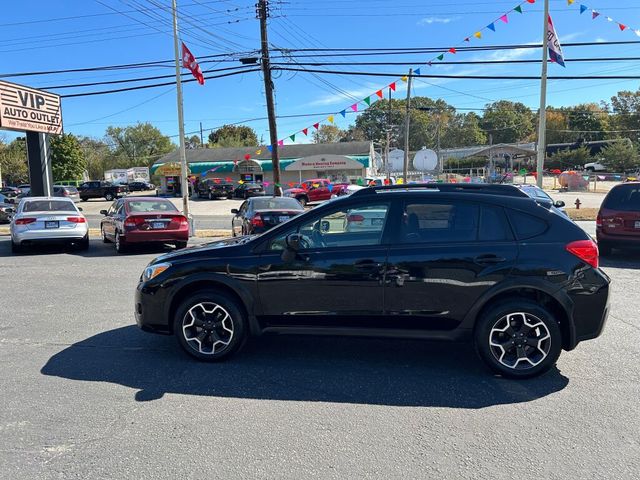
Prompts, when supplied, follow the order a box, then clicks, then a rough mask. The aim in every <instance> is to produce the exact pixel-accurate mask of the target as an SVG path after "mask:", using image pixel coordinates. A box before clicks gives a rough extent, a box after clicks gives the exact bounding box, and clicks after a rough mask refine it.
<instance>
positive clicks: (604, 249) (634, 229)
mask: <svg viewBox="0 0 640 480" xmlns="http://www.w3.org/2000/svg"><path fill="white" fill-rule="evenodd" d="M596 235H597V238H598V248H599V249H600V254H601V255H609V254H610V253H611V249H612V248H623V247H634V246H636V247H640V182H630V183H623V184H621V185H617V186H615V187H613V188H612V189H611V191H610V192H609V193H608V194H607V196H606V197H605V199H604V201H603V202H602V206H601V207H600V211H599V212H598V218H597V220H596Z"/></svg>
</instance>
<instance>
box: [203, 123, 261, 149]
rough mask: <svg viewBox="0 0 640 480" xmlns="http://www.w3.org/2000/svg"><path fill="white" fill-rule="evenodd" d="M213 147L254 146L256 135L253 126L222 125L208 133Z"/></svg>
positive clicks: (256, 142) (256, 143)
mask: <svg viewBox="0 0 640 480" xmlns="http://www.w3.org/2000/svg"><path fill="white" fill-rule="evenodd" d="M209 144H210V145H211V146H213V147H256V146H258V137H257V136H256V132H254V131H253V128H251V127H247V126H245V125H223V126H222V127H220V128H219V129H217V130H214V131H213V132H211V133H210V134H209Z"/></svg>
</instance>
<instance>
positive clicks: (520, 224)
mask: <svg viewBox="0 0 640 480" xmlns="http://www.w3.org/2000/svg"><path fill="white" fill-rule="evenodd" d="M365 209H368V210H372V211H375V212H380V211H384V212H386V215H384V216H383V217H382V218H383V221H382V222H379V223H378V222H376V223H372V224H371V225H370V227H371V228H366V229H356V230H353V231H351V230H349V229H348V228H347V226H348V225H349V216H350V215H352V212H354V211H356V212H358V211H360V212H361V211H363V210H365ZM374 226H375V227H377V228H374ZM608 311H609V278H608V277H607V275H605V274H604V273H603V272H602V271H601V270H600V269H599V267H598V248H597V246H596V244H595V242H594V241H593V240H591V238H590V237H589V236H588V235H587V234H586V233H585V232H584V231H583V230H582V229H581V228H580V227H578V226H577V225H576V224H574V223H573V222H571V221H570V220H569V219H567V218H566V217H564V216H563V215H559V214H558V213H557V212H555V211H552V210H550V209H548V208H545V207H543V206H542V205H539V204H538V203H536V202H535V201H533V200H532V199H530V198H529V197H527V196H526V195H525V194H524V193H523V192H522V191H520V190H518V189H517V188H515V187H513V186H510V185H480V184H477V185H473V184H469V185H446V184H433V185H428V186H419V185H416V186H408V185H399V186H390V187H384V186H383V187H372V188H365V189H362V190H360V191H357V192H355V193H353V194H352V195H348V196H345V197H342V198H338V199H336V200H333V201H331V202H327V203H325V204H324V205H321V206H319V207H316V208H314V209H312V210H310V211H307V212H306V213H303V214H301V215H299V216H297V217H295V218H294V219H292V220H291V221H289V222H287V223H285V224H282V225H279V226H277V227H275V228H274V229H272V230H270V231H268V232H266V233H264V234H263V235H259V236H246V237H239V238H233V239H228V240H222V241H219V242H214V243H211V244H208V245H206V246H202V247H200V248H195V249H190V250H186V251H184V252H177V253H173V254H167V255H164V256H161V257H158V258H156V259H155V260H154V261H152V262H151V263H150V264H149V265H148V266H147V268H146V269H145V270H144V273H143V275H142V277H141V279H140V283H139V284H138V287H137V291H136V300H135V314H136V321H137V323H138V325H139V326H140V327H141V328H142V329H143V330H146V331H151V332H163V333H171V334H174V335H175V336H176V337H177V338H178V341H179V343H180V345H181V346H182V348H183V349H184V350H185V351H186V352H188V353H189V354H190V355H192V356H193V357H195V358H197V359H200V360H206V361H216V360H221V359H223V358H225V357H228V356H230V355H231V354H233V353H234V352H236V351H237V350H238V349H239V348H240V347H241V346H242V345H243V343H244V341H245V340H246V338H247V337H248V336H249V335H259V334H263V333H279V334H281V333H295V334H303V333H308V334H315V335H317V334H333V335H335V334H346V335H365V336H382V337H391V338H400V337H405V338H421V339H431V340H456V341H463V340H471V341H473V344H474V346H475V348H476V350H477V352H478V353H479V355H480V357H481V358H482V360H484V362H486V364H487V365H488V366H489V367H491V369H493V370H494V371H495V372H497V373H499V374H502V375H504V376H508V377H515V378H524V377H531V376H535V375H538V374H541V373H543V372H545V371H547V370H549V369H550V368H552V366H553V365H554V364H555V363H556V361H557V359H558V356H559V355H560V352H561V350H562V349H564V350H572V349H574V348H575V347H576V346H577V345H578V344H579V343H580V342H582V341H585V340H589V339H593V338H596V337H597V336H599V335H600V333H601V332H602V330H603V328H604V324H605V321H606V318H607V314H608ZM460 348H466V347H464V345H463V346H461V347H460ZM585 368H589V365H585Z"/></svg>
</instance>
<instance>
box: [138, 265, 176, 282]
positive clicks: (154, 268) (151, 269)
mask: <svg viewBox="0 0 640 480" xmlns="http://www.w3.org/2000/svg"><path fill="white" fill-rule="evenodd" d="M170 266H171V264H170V263H156V264H155V265H149V266H148V267H147V268H145V269H144V273H143V274H142V280H143V281H145V282H147V281H149V280H151V279H152V278H155V277H157V276H158V275H160V274H161V273H162V272H164V271H165V270H166V269H167V268H169V267H170Z"/></svg>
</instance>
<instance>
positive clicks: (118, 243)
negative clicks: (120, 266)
mask: <svg viewBox="0 0 640 480" xmlns="http://www.w3.org/2000/svg"><path fill="white" fill-rule="evenodd" d="M121 237H122V235H120V233H119V232H118V231H117V230H116V234H115V241H114V242H113V243H114V244H115V247H116V252H117V253H127V250H128V247H127V244H126V243H125V241H124V239H123V238H121Z"/></svg>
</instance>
